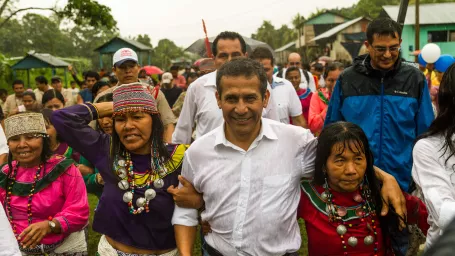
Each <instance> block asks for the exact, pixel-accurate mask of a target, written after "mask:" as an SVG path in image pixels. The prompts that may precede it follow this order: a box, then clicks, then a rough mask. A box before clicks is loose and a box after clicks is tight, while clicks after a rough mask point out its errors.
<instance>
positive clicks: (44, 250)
mask: <svg viewBox="0 0 455 256" xmlns="http://www.w3.org/2000/svg"><path fill="white" fill-rule="evenodd" d="M5 133H6V138H7V140H8V146H9V148H10V153H9V156H8V164H5V165H4V166H2V167H1V172H0V200H1V201H2V202H5V205H4V206H5V211H6V214H7V216H8V218H9V222H10V224H11V227H12V230H13V232H14V234H15V236H16V238H17V240H18V242H19V243H20V249H21V251H22V254H23V255H37V254H39V255H42V254H46V255H87V244H86V242H85V235H84V232H83V231H81V230H82V229H83V228H84V227H85V226H86V225H87V222H88V215H89V208H88V201H87V192H86V190H85V187H84V180H83V179H82V176H81V175H80V173H79V170H78V169H77V168H76V167H75V166H74V165H73V161H72V160H68V159H66V158H65V157H63V156H59V155H54V154H53V153H52V150H51V149H50V141H49V137H48V135H47V133H46V125H45V121H44V118H43V115H42V114H40V113H21V114H18V115H15V116H12V117H9V118H7V119H6V120H5Z"/></svg>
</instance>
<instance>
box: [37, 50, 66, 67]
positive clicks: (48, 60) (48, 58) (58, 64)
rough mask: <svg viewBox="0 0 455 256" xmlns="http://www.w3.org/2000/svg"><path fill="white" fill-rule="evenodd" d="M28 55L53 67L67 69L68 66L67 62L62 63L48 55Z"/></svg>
mask: <svg viewBox="0 0 455 256" xmlns="http://www.w3.org/2000/svg"><path fill="white" fill-rule="evenodd" d="M29 55H32V56H34V57H35V58H37V59H40V60H42V61H44V62H46V63H48V64H49V65H51V66H54V67H68V65H70V64H69V63H68V62H66V61H63V60H61V59H59V58H57V57H54V56H52V55H50V54H48V53H33V54H29Z"/></svg>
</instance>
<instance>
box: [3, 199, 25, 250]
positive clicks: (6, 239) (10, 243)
mask: <svg viewBox="0 0 455 256" xmlns="http://www.w3.org/2000/svg"><path fill="white" fill-rule="evenodd" d="M2 203H3V202H2ZM2 203H0V206H1V207H2V208H1V209H0V237H1V238H0V255H1V256H21V255H22V253H21V251H19V246H18V244H17V240H16V237H14V233H13V230H12V229H11V224H10V223H9V221H8V217H7V216H6V214H5V211H4V209H5V208H4V207H3V205H2Z"/></svg>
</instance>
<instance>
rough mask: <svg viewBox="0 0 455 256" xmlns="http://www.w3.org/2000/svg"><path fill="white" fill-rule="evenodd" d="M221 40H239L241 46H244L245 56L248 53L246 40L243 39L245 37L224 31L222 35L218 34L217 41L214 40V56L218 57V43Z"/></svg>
mask: <svg viewBox="0 0 455 256" xmlns="http://www.w3.org/2000/svg"><path fill="white" fill-rule="evenodd" d="M220 39H223V40H226V39H230V40H235V39H238V40H239V41H240V45H241V46H242V53H243V54H245V53H246V43H245V40H244V39H243V37H242V36H241V35H240V34H239V33H237V32H231V31H224V32H221V33H220V34H218V36H216V38H215V40H213V44H212V53H213V56H215V57H216V55H217V54H218V41H219V40H220Z"/></svg>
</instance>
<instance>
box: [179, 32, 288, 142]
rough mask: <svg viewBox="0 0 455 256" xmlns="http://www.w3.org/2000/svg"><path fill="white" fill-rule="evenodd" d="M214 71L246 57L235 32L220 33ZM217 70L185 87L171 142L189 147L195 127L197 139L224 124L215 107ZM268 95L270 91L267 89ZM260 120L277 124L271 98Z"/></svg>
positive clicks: (216, 42) (214, 50)
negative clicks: (269, 120) (264, 118)
mask: <svg viewBox="0 0 455 256" xmlns="http://www.w3.org/2000/svg"><path fill="white" fill-rule="evenodd" d="M212 52H213V54H214V56H215V57H214V61H215V67H216V68H217V69H219V68H220V67H221V66H222V65H223V64H225V63H227V62H229V61H231V60H232V59H234V58H239V57H243V58H244V57H246V56H247V52H246V44H245V41H244V40H243V38H242V36H241V35H239V34H238V33H235V32H228V31H227V32H222V33H220V34H219V35H218V36H217V37H216V38H215V40H214V41H213V45H212ZM216 75H217V72H216V70H215V71H214V72H212V73H209V74H207V75H204V76H202V77H199V78H198V79H197V80H196V81H194V82H193V84H192V85H190V86H189V87H188V90H187V93H186V96H185V101H184V102H183V107H182V111H181V113H180V116H179V120H178V122H177V126H176V127H175V132H174V134H173V135H172V142H174V143H179V144H189V143H191V140H192V134H193V130H194V126H195V125H196V139H198V138H199V137H201V136H202V135H204V134H206V133H208V132H210V131H212V130H213V129H215V128H216V127H218V126H219V125H221V124H222V123H223V116H222V113H221V111H220V109H219V107H218V105H217V101H216V97H215V92H216V85H217V84H216ZM268 90H269V91H271V88H269V89H268ZM263 117H266V118H269V119H273V120H277V121H279V117H278V113H277V107H276V104H275V102H274V99H273V97H271V99H270V100H269V104H268V105H267V106H266V107H265V108H264V111H263Z"/></svg>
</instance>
